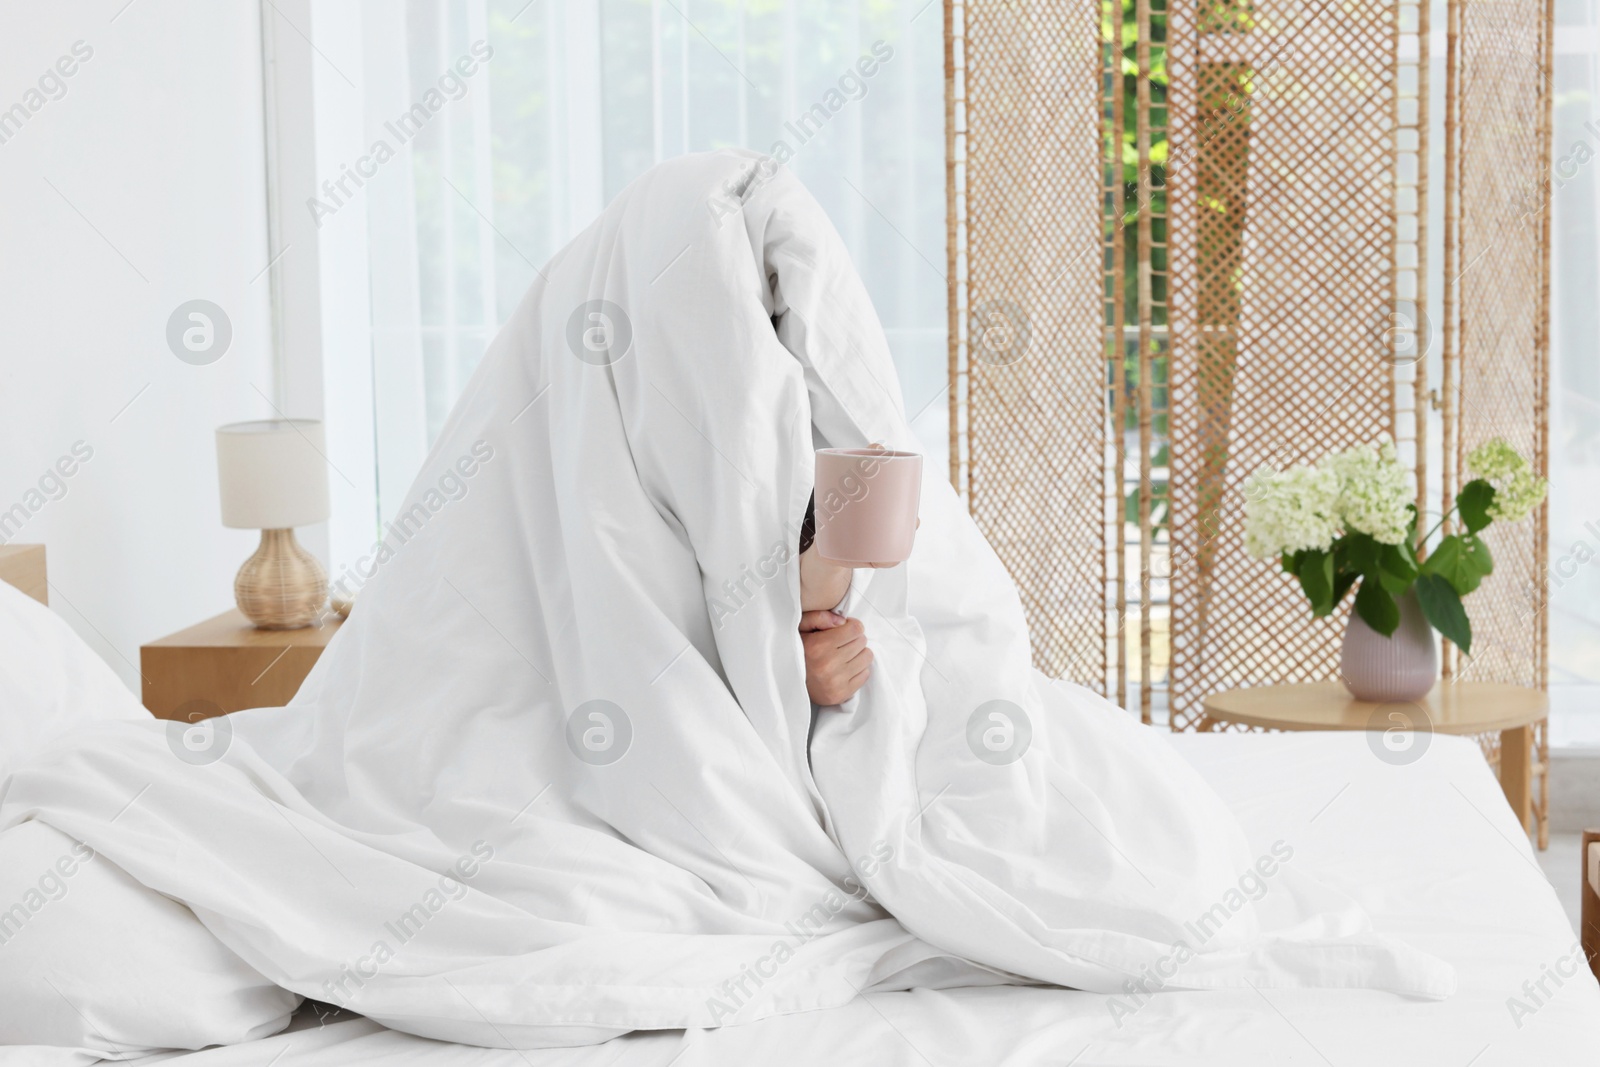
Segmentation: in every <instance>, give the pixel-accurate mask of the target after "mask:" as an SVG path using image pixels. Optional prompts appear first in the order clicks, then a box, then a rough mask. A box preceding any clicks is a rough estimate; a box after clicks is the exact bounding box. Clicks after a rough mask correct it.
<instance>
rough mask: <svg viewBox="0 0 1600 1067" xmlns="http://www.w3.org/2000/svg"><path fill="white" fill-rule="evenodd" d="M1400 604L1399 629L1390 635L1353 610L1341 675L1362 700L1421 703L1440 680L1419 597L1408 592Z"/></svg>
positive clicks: (1435, 646)
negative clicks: (1378, 629)
mask: <svg viewBox="0 0 1600 1067" xmlns="http://www.w3.org/2000/svg"><path fill="white" fill-rule="evenodd" d="M1395 602H1396V603H1397V604H1399V606H1400V625H1399V626H1398V627H1396V628H1395V631H1394V633H1393V634H1392V635H1390V636H1389V637H1385V636H1383V634H1380V633H1379V632H1378V631H1376V630H1374V629H1373V628H1372V627H1370V626H1368V625H1367V624H1366V623H1365V622H1364V621H1362V618H1361V616H1360V615H1358V614H1356V612H1355V611H1354V610H1353V609H1352V610H1351V612H1350V621H1349V622H1348V623H1347V624H1346V625H1345V631H1344V648H1343V649H1342V651H1341V652H1340V654H1339V674H1340V677H1341V678H1343V680H1344V686H1345V688H1346V689H1348V690H1350V695H1351V696H1353V697H1355V698H1356V699H1357V700H1368V701H1373V702H1375V703H1393V702H1401V701H1412V700H1420V699H1421V698H1422V697H1423V696H1425V695H1426V694H1427V692H1428V690H1429V689H1432V688H1433V683H1434V682H1435V681H1437V680H1438V678H1439V645H1438V642H1437V641H1436V640H1435V639H1434V636H1433V627H1432V626H1430V625H1429V624H1428V619H1427V617H1426V616H1425V615H1423V614H1422V605H1421V604H1420V603H1418V601H1417V594H1416V593H1415V592H1413V591H1411V590H1407V591H1406V592H1405V594H1404V595H1402V596H1399V597H1396V598H1395Z"/></svg>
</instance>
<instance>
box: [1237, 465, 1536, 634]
mask: <svg viewBox="0 0 1600 1067" xmlns="http://www.w3.org/2000/svg"><path fill="white" fill-rule="evenodd" d="M1467 467H1468V469H1469V470H1471V471H1472V473H1473V474H1475V475H1477V477H1476V478H1474V479H1473V480H1472V481H1470V482H1468V483H1467V484H1466V485H1464V486H1462V488H1461V492H1460V494H1459V495H1457V497H1456V500H1455V504H1454V506H1453V507H1452V508H1451V509H1450V512H1449V513H1448V514H1447V515H1446V516H1445V517H1444V518H1448V517H1449V515H1451V514H1454V515H1458V516H1459V517H1460V519H1461V525H1462V527H1463V529H1462V531H1461V532H1460V533H1452V534H1450V535H1449V536H1447V537H1443V538H1441V539H1440V540H1439V543H1438V544H1436V545H1434V546H1433V548H1432V550H1431V551H1426V546H1427V543H1428V540H1429V539H1430V538H1431V537H1432V536H1433V534H1434V533H1435V532H1437V531H1438V529H1439V527H1440V526H1442V525H1443V524H1444V518H1441V519H1440V521H1439V523H1438V524H1437V525H1435V526H1434V528H1433V530H1430V531H1429V532H1428V533H1427V534H1425V535H1424V536H1423V537H1422V538H1421V539H1420V540H1418V539H1417V537H1416V526H1417V509H1416V505H1415V504H1414V503H1413V501H1412V490H1411V487H1410V484H1409V478H1408V475H1407V472H1406V469H1405V468H1404V467H1402V466H1401V465H1400V463H1399V461H1398V460H1397V459H1396V458H1395V452H1394V445H1393V444H1391V443H1390V442H1389V441H1388V440H1379V441H1375V442H1373V443H1372V444H1369V445H1359V446H1357V447H1355V448H1352V449H1349V450H1348V451H1344V452H1331V453H1329V454H1328V455H1326V456H1324V457H1323V458H1322V459H1321V460H1320V461H1319V462H1318V463H1317V464H1316V465H1315V466H1307V465H1305V464H1297V465H1295V466H1293V467H1290V468H1288V469H1287V470H1281V471H1280V470H1277V469H1275V468H1273V467H1271V466H1265V467H1262V468H1261V469H1259V470H1257V471H1256V472H1255V473H1254V474H1252V475H1250V476H1249V477H1248V478H1246V479H1245V482H1244V496H1245V506H1244V507H1245V529H1244V536H1245V550H1246V551H1247V552H1248V553H1249V554H1250V555H1251V556H1254V557H1255V558H1257V559H1270V558H1272V557H1273V556H1276V557H1278V558H1279V559H1280V560H1281V562H1282V565H1283V569H1284V570H1285V571H1287V572H1288V573H1289V574H1292V575H1294V576H1295V577H1296V578H1297V579H1299V582H1300V588H1301V589H1302V590H1304V591H1305V594H1306V598H1307V599H1308V600H1310V601H1311V611H1312V614H1313V615H1316V616H1319V617H1320V616H1325V615H1328V614H1330V613H1331V612H1332V611H1333V609H1334V608H1336V607H1337V606H1338V605H1339V603H1340V602H1341V601H1342V600H1343V599H1344V597H1345V594H1347V593H1348V592H1349V591H1350V589H1351V588H1352V587H1356V601H1355V610H1356V614H1358V615H1359V616H1360V617H1361V619H1362V621H1364V622H1365V623H1366V624H1367V625H1368V626H1370V627H1371V628H1372V629H1374V630H1376V631H1377V632H1378V633H1381V634H1383V635H1384V636H1386V637H1387V636H1390V635H1392V634H1393V633H1394V631H1395V629H1396V627H1398V626H1399V625H1400V608H1399V605H1398V604H1397V603H1396V600H1395V598H1396V597H1400V596H1403V595H1405V594H1406V593H1408V592H1410V591H1412V590H1413V589H1414V590H1415V592H1416V595H1417V600H1418V602H1419V604H1420V605H1421V607H1422V612H1423V614H1424V615H1425V616H1426V617H1427V619H1428V622H1429V623H1430V624H1431V625H1432V626H1433V628H1434V629H1435V630H1438V631H1439V633H1441V634H1443V635H1444V636H1445V637H1447V638H1449V639H1450V640H1451V641H1453V642H1454V643H1455V644H1456V645H1457V646H1458V647H1459V648H1460V649H1461V650H1462V651H1463V652H1470V651H1471V648H1472V624H1471V622H1470V621H1469V620H1468V619H1467V613H1466V609H1465V608H1463V607H1462V605H1461V598H1462V597H1464V596H1466V595H1467V594H1469V593H1471V592H1472V591H1473V590H1474V589H1477V588H1478V585H1479V583H1480V582H1482V581H1483V579H1484V578H1486V577H1488V576H1489V574H1490V573H1492V572H1493V570H1494V559H1493V557H1491V556H1490V554H1489V546H1488V545H1487V544H1485V543H1484V540H1483V538H1482V536H1481V535H1482V533H1483V531H1484V530H1485V529H1487V528H1488V526H1489V525H1490V524H1491V523H1493V522H1496V521H1499V522H1520V521H1521V520H1523V519H1525V518H1527V517H1528V515H1529V514H1530V513H1531V512H1532V511H1533V509H1534V508H1536V507H1538V506H1539V503H1540V502H1541V501H1542V500H1544V497H1545V492H1546V490H1547V489H1548V484H1547V483H1546V482H1545V480H1544V479H1543V478H1540V477H1538V476H1537V475H1535V474H1534V473H1533V469H1532V467H1531V466H1530V465H1529V464H1528V461H1527V460H1526V459H1525V458H1524V457H1523V456H1521V455H1520V454H1518V453H1517V451H1516V450H1515V449H1513V448H1512V447H1511V446H1510V445H1509V444H1507V443H1506V442H1505V441H1504V440H1503V439H1501V438H1498V437H1496V438H1494V439H1492V440H1490V441H1488V442H1486V443H1484V444H1482V445H1480V446H1479V447H1477V448H1475V449H1473V451H1472V453H1471V454H1470V455H1469V456H1468V457H1467ZM1419 557H1421V559H1420V561H1419ZM1358 583H1359V584H1358Z"/></svg>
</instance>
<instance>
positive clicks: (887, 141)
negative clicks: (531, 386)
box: [316, 0, 946, 573]
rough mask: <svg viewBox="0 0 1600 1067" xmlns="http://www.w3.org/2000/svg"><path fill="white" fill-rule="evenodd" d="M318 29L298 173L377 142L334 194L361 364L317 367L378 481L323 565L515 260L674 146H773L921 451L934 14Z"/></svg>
mask: <svg viewBox="0 0 1600 1067" xmlns="http://www.w3.org/2000/svg"><path fill="white" fill-rule="evenodd" d="M317 30H318V32H317V33H316V37H317V39H318V43H319V46H321V45H322V44H323V43H324V40H326V39H327V37H328V36H329V34H331V35H332V36H333V37H334V39H335V42H336V43H335V45H330V46H328V47H326V48H323V53H324V55H323V58H324V59H326V60H327V63H328V65H330V66H331V65H332V64H335V63H336V64H337V65H338V69H337V71H324V70H322V68H320V67H319V69H318V70H319V72H318V82H317V89H316V98H317V99H316V111H317V125H318V127H319V133H318V171H319V177H321V176H327V175H329V174H332V175H333V177H334V178H335V180H337V177H338V175H339V174H341V173H342V172H343V168H344V166H345V165H346V162H349V165H351V166H354V165H355V164H356V163H360V162H361V160H362V158H368V159H371V158H372V157H374V156H376V155H379V154H382V153H380V152H376V151H374V149H375V146H376V144H377V142H379V141H382V142H384V143H386V144H388V145H391V146H393V148H394V149H395V151H394V155H393V158H390V159H386V160H384V161H381V162H366V163H361V169H364V170H368V171H375V173H374V174H373V176H371V177H370V178H368V179H367V180H365V181H364V183H362V184H361V185H360V188H359V190H356V191H355V192H356V195H357V196H359V197H360V198H362V199H363V200H364V201H365V209H364V229H365V235H364V240H365V248H366V254H365V262H366V267H367V281H368V284H369V293H368V294H367V296H368V299H370V339H371V346H370V352H363V351H360V350H359V349H358V348H356V347H354V346H350V347H346V348H344V349H341V350H337V351H330V352H328V353H327V354H325V356H324V359H325V360H327V361H335V360H337V361H351V362H365V361H368V360H370V366H361V367H354V366H347V367H345V368H344V371H343V378H344V380H348V381H359V380H361V379H363V378H366V379H369V380H370V382H371V385H370V388H371V390H372V396H371V405H370V406H371V409H372V414H373V431H372V433H373V436H374V438H375V442H374V447H373V452H372V455H373V456H374V457H375V463H374V464H373V466H374V467H375V469H376V473H375V475H374V477H375V479H376V483H377V485H376V491H375V493H372V494H367V495H364V496H361V497H354V496H353V497H352V500H353V501H355V503H353V504H352V505H351V506H352V507H354V508H356V509H357V510H366V511H370V512H372V514H370V515H369V516H366V517H363V518H362V519H361V520H360V521H359V522H357V523H354V524H346V525H345V526H344V527H340V525H339V524H338V523H337V522H335V524H334V527H333V534H332V542H333V543H332V544H331V546H330V554H331V556H332V557H333V559H332V563H333V566H332V568H331V570H332V571H333V573H338V572H339V571H340V569H341V566H342V565H343V564H346V563H348V562H349V560H350V559H353V558H354V557H355V556H356V555H359V554H361V553H364V552H367V551H368V550H369V549H370V544H371V541H372V539H373V537H375V536H376V533H377V530H378V528H379V523H380V519H387V518H390V517H391V516H392V512H393V511H394V509H395V508H396V506H397V505H398V504H399V502H400V499H401V497H402V496H403V494H404V493H405V491H406V489H407V488H408V487H409V484H410V482H411V479H412V477H413V475H414V474H415V472H416V470H417V468H418V466H419V465H420V463H421V461H422V459H423V458H424V456H425V455H426V452H427V449H428V447H429V445H430V444H431V442H432V441H433V439H434V437H435V436H436V435H437V433H438V431H439V429H440V427H441V425H442V424H443V422H444V419H445V417H446V415H447V414H448V412H449V411H450V408H451V406H452V405H453V404H454V402H455V400H456V398H457V396H458V395H459V394H460V392H461V390H462V388H463V386H464V385H465V384H466V382H467V379H468V377H469V376H470V375H471V373H472V371H473V368H474V367H475V366H476V365H477V363H478V361H479V359H480V358H481V357H482V355H483V352H484V350H485V347H486V346H487V344H488V343H489V341H490V340H491V339H492V338H493V336H494V334H495V332H496V331H497V330H498V328H499V326H500V324H501V323H502V322H503V321H504V320H505V318H506V317H507V316H508V315H509V314H510V312H511V310H512V309H513V308H514V307H515V305H516V302H517V301H518V300H519V299H520V298H521V296H522V294H523V292H524V291H525V290H526V289H527V287H528V285H529V284H530V282H531V281H532V280H533V279H534V278H535V276H536V267H539V266H543V264H544V262H545V261H546V260H547V259H549V257H550V256H551V255H552V254H553V253H554V252H556V251H557V250H559V249H560V248H561V247H562V246H563V245H564V244H566V243H567V242H568V241H569V240H570V239H571V238H572V237H573V236H574V235H575V234H577V233H578V232H579V231H580V230H581V229H582V228H583V227H585V226H586V225H587V224H588V223H589V222H590V221H591V220H592V219H593V218H594V217H595V216H596V215H598V214H599V213H600V211H601V210H602V209H603V208H604V206H605V204H606V203H607V202H608V201H609V200H610V199H611V198H612V197H613V196H615V195H616V194H617V193H618V192H619V191H620V190H621V189H622V188H623V187H624V186H625V185H626V184H627V183H629V182H630V181H632V180H633V179H634V178H635V177H637V176H638V175H639V174H641V173H642V172H644V171H645V170H647V169H648V168H649V167H651V166H652V165H653V164H655V163H656V162H658V161H660V160H663V159H667V158H669V157H671V156H675V155H678V154H680V153H684V152H694V151H702V150H707V149H713V148H719V147H728V146H740V147H748V148H753V149H757V150H760V151H772V150H773V146H774V145H775V144H777V143H778V142H780V141H782V142H784V143H786V144H787V145H788V146H789V148H790V149H791V150H792V152H793V158H792V159H791V160H790V162H789V164H788V166H789V167H790V168H791V170H792V171H793V172H794V173H795V174H796V175H797V176H798V177H799V178H800V179H801V180H802V181H803V182H805V184H806V185H807V187H808V188H809V189H810V190H811V192H812V193H813V194H814V195H815V196H816V197H817V199H818V200H819V201H820V202H821V203H822V205H823V207H824V208H825V209H826V211H827V212H828V215H829V217H830V218H831V219H832V220H833V223H834V225H835V226H836V227H837V228H838V230H839V231H840V233H841V234H842V235H843V237H844V240H845V241H846V243H847V245H848V246H849V248H850V250H851V253H852V256H853V257H854V260H855V264H856V267H857V269H858V270H859V271H860V272H861V275H862V277H863V278H864V279H865V281H866V284H867V287H868V290H869V292H870V294H871V296H872V299H873V302H874V304H875V306H876V307H877V311H878V314H879V317H880V319H881V320H882V322H883V324H884V327H885V329H886V330H887V332H888V336H889V343H890V346H891V349H892V351H893V353H894V356H895V361H896V363H897V365H898V367H899V371H900V375H901V382H902V386H903V391H904V397H905V403H906V408H907V411H908V413H919V414H920V422H919V424H918V425H919V426H920V427H922V428H923V436H924V439H925V440H926V442H927V445H928V448H929V452H930V456H929V461H930V462H935V463H942V462H943V453H944V449H945V447H946V434H945V429H944V427H945V424H946V419H945V414H946V405H945V403H944V396H945V394H944V385H945V367H946V353H945V282H944V271H945V248H944V231H945V209H944V184H945V172H944V153H945V147H944V145H945V141H944V44H943V24H942V9H941V7H940V5H938V4H931V3H928V2H927V0H915V2H914V3H912V2H886V3H870V4H869V3H863V2H861V0H852V2H848V3H842V2H831V3H801V2H799V0H774V2H769V3H764V4H759V5H757V4H748V3H745V2H744V0H716V2H711V0H602V2H589V3H578V2H572V3H551V2H548V0H534V2H532V3H529V2H528V0H409V2H408V3H407V4H405V5H404V7H403V12H402V13H400V14H398V15H397V14H392V13H390V12H388V11H385V13H384V15H383V16H382V18H381V19H380V18H378V17H376V16H368V17H366V18H365V19H364V20H362V21H360V24H359V26H349V25H347V26H343V27H339V26H330V25H329V24H328V23H325V22H319V23H318V26H317ZM341 35H342V38H343V39H342V47H340V46H339V45H338V41H339V39H340V36H341ZM863 55H874V56H875V57H876V58H877V59H878V60H879V61H880V62H879V66H878V69H877V72H876V73H875V74H874V75H873V76H872V77H870V78H863V77H861V76H860V75H859V73H858V72H857V71H856V70H855V64H856V62H857V60H858V59H859V58H860V57H861V56H863ZM469 72H470V73H469ZM324 74H326V76H323V75H324ZM336 74H337V75H338V76H336ZM352 89H354V90H355V92H354V94H353V93H352V92H351V90H352ZM353 96H355V97H359V103H358V104H354V105H353V104H352V103H351V100H352V98H353ZM841 101H842V103H841ZM418 105H421V106H420V107H419V106H418ZM814 105H821V107H822V109H823V111H813V108H814ZM341 111H342V112H344V113H345V114H346V116H347V117H346V119H344V120H343V128H348V129H352V130H353V129H354V127H355V126H356V125H357V124H359V126H360V129H361V131H362V135H361V136H359V137H357V136H354V134H353V133H352V134H351V135H348V136H345V137H342V138H340V141H341V143H342V144H343V145H344V147H343V148H342V149H333V150H330V149H327V148H326V147H325V139H324V135H323V133H322V132H321V131H322V129H323V128H325V127H326V128H339V127H340V120H338V119H337V118H336V116H337V114H338V113H340V112H341ZM354 112H358V113H359V114H358V115H357V116H356V117H349V116H350V115H351V114H352V113H354ZM808 113H810V114H811V115H812V118H811V120H810V121H807V122H801V121H800V120H801V118H802V116H806V115H807V114H808ZM824 113H825V114H826V116H827V117H826V120H825V121H819V120H818V119H817V118H816V116H818V115H821V114H824ZM330 161H331V162H330ZM349 185H350V183H346V186H347V187H349ZM323 190H324V192H326V191H327V187H326V186H323ZM338 192H339V187H338V186H337V185H335V188H334V190H333V193H338ZM333 193H330V194H328V195H329V196H330V197H331V196H332V195H333ZM327 204H328V207H329V208H331V209H334V210H338V209H339V205H335V204H334V203H333V201H332V199H329V200H328V201H327ZM325 275H326V270H325ZM326 291H327V283H326V281H325V282H324V292H326ZM329 303H330V301H329V300H328V299H326V297H325V299H324V314H325V315H326V314H328V310H329V309H328V305H329ZM334 313H335V314H338V313H340V311H339V310H338V309H335V310H334ZM360 402H361V398H359V397H357V398H355V399H354V400H353V401H349V402H347V404H346V406H347V407H359V406H360ZM329 406H330V409H333V408H335V407H337V405H336V404H335V403H334V400H333V398H331V397H330V399H329ZM360 465H361V464H360V463H359V462H356V463H352V464H350V466H360ZM374 499H375V501H376V505H375V506H374V505H373V504H372V501H373V500H374ZM336 508H337V504H336ZM369 520H370V521H369ZM341 529H342V530H343V532H342V533H341ZM346 557H349V558H346Z"/></svg>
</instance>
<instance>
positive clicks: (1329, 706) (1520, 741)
mask: <svg viewBox="0 0 1600 1067" xmlns="http://www.w3.org/2000/svg"><path fill="white" fill-rule="evenodd" d="M1202 706H1203V708H1204V711H1205V714H1204V716H1203V717H1202V718H1201V720H1200V724H1199V728H1200V729H1201V730H1215V729H1216V728H1217V727H1218V726H1220V725H1223V724H1227V723H1235V724H1238V725H1240V726H1257V727H1261V728H1263V729H1267V730H1375V731H1380V732H1383V733H1385V742H1387V740H1388V735H1389V734H1391V733H1393V732H1394V731H1397V730H1398V731H1402V732H1404V731H1416V732H1429V731H1431V732H1433V733H1439V734H1466V735H1481V734H1492V733H1499V735H1500V788H1501V789H1503V790H1505V794H1506V800H1507V801H1509V802H1510V804H1511V810H1512V811H1513V812H1515V813H1516V815H1517V818H1518V820H1519V821H1521V823H1522V826H1523V829H1524V830H1526V829H1528V826H1529V818H1530V816H1534V817H1536V819H1537V826H1538V831H1539V847H1540V848H1541V849H1543V848H1545V847H1547V846H1548V845H1549V843H1550V825H1549V795H1550V794H1549V781H1548V780H1549V775H1548V770H1549V764H1548V761H1547V760H1546V759H1545V753H1544V752H1542V751H1535V748H1536V746H1535V742H1534V733H1535V727H1536V726H1537V725H1538V724H1539V723H1541V722H1543V721H1544V720H1545V719H1546V717H1548V716H1549V714H1550V698H1549V695H1548V694H1546V693H1545V692H1544V691H1543V690H1539V689H1530V688H1529V687H1527V686H1521V685H1509V684H1507V683H1504V682H1465V681H1463V682H1440V683H1437V684H1435V685H1434V687H1433V689H1431V690H1430V691H1429V692H1428V695H1427V696H1425V697H1423V698H1422V699H1421V700H1418V701H1415V702H1411V703H1396V704H1373V703H1368V702H1366V701H1362V700H1357V699H1356V698H1355V697H1353V696H1351V695H1350V694H1349V692H1347V691H1346V690H1345V687H1344V686H1342V685H1340V684H1339V683H1338V682H1303V683H1299V684H1295V685H1262V686H1255V687H1252V688H1249V689H1227V690H1223V691H1222V692H1220V693H1213V694H1211V695H1210V696H1208V697H1206V698H1205V700H1204V701H1203V702H1202ZM1407 743H1409V739H1408V740H1407ZM1541 747H1542V746H1541ZM1395 758H1396V761H1397V762H1400V761H1403V757H1402V756H1401V755H1400V750H1399V749H1396V757H1395ZM1535 774H1537V775H1538V776H1539V803H1538V804H1537V805H1535V804H1534V802H1533V776H1534V775H1535Z"/></svg>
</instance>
